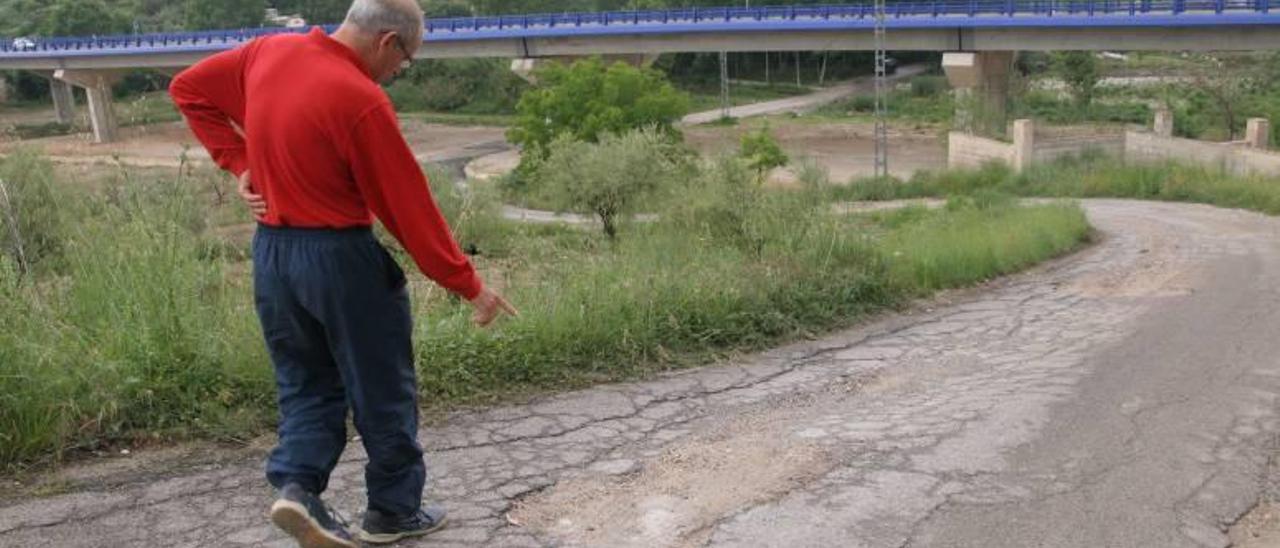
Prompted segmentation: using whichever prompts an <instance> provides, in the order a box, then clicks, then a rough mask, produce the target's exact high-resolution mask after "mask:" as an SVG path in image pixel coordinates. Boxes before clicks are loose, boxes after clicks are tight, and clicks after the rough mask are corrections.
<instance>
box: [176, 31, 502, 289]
mask: <svg viewBox="0 0 1280 548" xmlns="http://www.w3.org/2000/svg"><path fill="white" fill-rule="evenodd" d="M169 94H170V95H171V96H172V97H173V100H174V103H176V104H177V105H178V109H179V110H181V111H182V113H183V115H185V116H186V118H187V123H188V124H190V126H191V130H192V131H193V132H195V134H196V137H197V138H199V139H200V142H201V143H203V144H204V146H205V148H207V149H208V150H209V154H210V155H211V156H212V157H213V160H214V161H215V162H217V164H218V165H219V166H221V167H222V169H225V170H227V171H229V172H231V173H232V174H235V175H240V174H242V173H244V172H245V171H246V170H247V171H249V172H250V173H251V180H252V182H253V188H254V189H255V191H256V192H258V193H259V194H262V195H263V198H264V199H266V202H267V213H266V215H265V216H263V217H262V218H260V219H258V220H259V221H260V222H262V223H264V224H267V225H272V226H289V227H304V228H349V227H358V226H369V225H371V224H372V223H373V216H374V215H376V216H377V217H378V219H379V220H381V221H382V224H383V225H384V226H386V227H387V230H389V231H390V232H391V234H393V235H394V236H395V237H396V239H397V240H399V241H400V243H401V244H403V245H404V247H405V249H406V250H408V251H409V254H410V255H412V256H413V259H414V261H415V262H416V263H417V264H418V268H419V269H421V270H422V273H423V274H426V276H427V277H428V278H431V279H432V280H435V281H436V282H437V283H439V284H440V285H442V286H444V287H445V288H447V289H449V290H451V291H453V292H455V293H459V294H461V295H462V296H463V297H466V298H467V299H472V298H474V297H475V296H476V295H477V294H479V293H480V291H481V287H482V286H481V282H480V279H479V277H478V276H476V273H475V269H474V268H473V267H472V265H471V262H470V261H468V260H467V258H466V256H465V255H463V254H462V252H461V250H459V249H458V244H457V242H455V241H454V239H453V235H452V233H451V232H450V231H449V226H448V225H447V224H446V223H445V220H444V217H443V216H442V215H441V214H440V210H439V208H438V207H437V206H436V203H435V200H434V199H432V197H431V191H430V190H429V187H428V186H427V179H426V176H424V175H423V173H422V169H421V167H419V166H418V162H417V160H416V159H415V158H414V156H413V152H412V151H411V150H410V149H409V145H408V143H406V142H405V140H404V136H403V135H401V134H400V126H399V122H398V119H397V118H396V114H395V111H394V109H393V108H392V106H391V102H390V101H389V100H388V99H387V95H386V93H384V92H383V91H382V88H380V87H378V85H377V84H375V83H374V81H373V79H372V78H371V77H370V75H369V73H368V71H367V69H366V68H365V66H364V63H363V62H362V61H361V60H360V58H359V57H358V56H357V55H356V53H355V52H354V51H352V50H351V49H350V48H348V47H347V46H345V45H343V44H341V43H339V42H337V41H336V40H333V39H332V38H329V36H327V35H326V34H325V33H324V31H323V30H321V29H319V28H316V29H313V30H312V31H311V33H309V34H306V35H300V34H289V35H278V36H271V37H267V38H261V39H258V40H254V41H253V42H250V43H248V44H246V45H245V46H243V47H240V48H237V49H235V50H232V51H227V52H223V53H219V54H217V55H214V56H212V57H210V58H208V59H205V60H204V61H201V62H200V63H199V64H197V65H195V66H193V67H191V68H189V69H187V70H185V71H183V72H182V73H181V74H178V76H177V77H175V78H174V79H173V84H172V85H171V86H170V87H169ZM233 124H234V125H233ZM238 128H243V132H241V131H240V130H239V129H238Z"/></svg>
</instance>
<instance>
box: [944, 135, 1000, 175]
mask: <svg viewBox="0 0 1280 548" xmlns="http://www.w3.org/2000/svg"><path fill="white" fill-rule="evenodd" d="M947 141H948V143H947V166H948V167H953V168H955V167H962V168H964V167H969V168H972V167H978V166H981V165H982V164H985V163H987V162H990V161H992V160H995V161H999V162H1004V163H1006V164H1009V165H1013V160H1014V158H1013V156H1014V146H1013V145H1012V144H1010V143H1004V142H1001V141H997V140H995V139H987V138H985V137H978V136H976V135H970V134H968V133H962V132H959V131H953V132H951V134H950V135H949V136H948V137H947Z"/></svg>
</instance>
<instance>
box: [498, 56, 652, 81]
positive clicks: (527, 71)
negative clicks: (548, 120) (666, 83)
mask: <svg viewBox="0 0 1280 548" xmlns="http://www.w3.org/2000/svg"><path fill="white" fill-rule="evenodd" d="M599 57H600V58H601V59H602V60H604V63H605V65H612V64H614V63H626V64H628V65H631V66H633V67H641V68H648V67H650V66H653V62H654V61H657V60H658V56H657V55H654V54H644V53H637V54H610V55H601V56H599ZM583 58H585V57H583V56H563V57H523V58H519V59H513V60H512V61H511V72H514V73H516V76H519V77H520V78H521V79H523V80H524V81H526V82H529V83H530V84H534V85H537V83H538V77H537V76H536V75H534V72H535V71H537V70H538V67H539V66H541V65H543V64H545V63H547V62H548V61H556V62H559V63H563V64H566V65H568V64H571V63H573V62H574V61H577V60H578V59H583Z"/></svg>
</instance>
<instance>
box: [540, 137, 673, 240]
mask: <svg viewBox="0 0 1280 548" xmlns="http://www.w3.org/2000/svg"><path fill="white" fill-rule="evenodd" d="M548 149H549V151H550V154H549V155H548V157H547V159H546V161H544V162H541V163H540V164H539V166H538V168H537V169H536V170H535V172H534V178H535V180H536V182H537V185H538V188H539V189H541V191H542V192H543V193H544V194H545V195H546V196H547V198H549V199H550V200H551V201H552V203H554V204H556V207H557V208H558V209H559V210H561V211H576V212H579V213H585V214H589V215H594V216H595V217H596V218H597V219H599V220H600V224H601V225H602V226H603V228H604V233H605V234H606V235H607V236H609V238H616V237H617V235H618V223H619V219H620V218H621V217H623V216H626V215H630V214H631V213H634V212H635V209H636V206H637V204H639V203H640V201H641V200H642V199H643V198H645V197H650V196H654V195H655V194H656V193H657V192H659V191H661V190H662V189H664V188H669V187H670V186H671V185H672V184H673V183H674V182H675V181H676V179H677V178H679V177H680V176H681V174H682V173H685V169H686V168H687V167H688V165H687V163H686V162H683V161H682V158H683V156H682V155H681V154H680V152H679V145H677V144H675V143H673V142H672V141H671V140H670V139H669V138H667V136H666V135H664V134H663V133H662V132H661V131H659V130H657V129H656V128H644V129H639V130H635V131H629V132H625V133H622V134H613V133H609V134H605V135H603V136H601V138H600V142H599V143H587V142H584V141H580V140H577V139H574V138H573V137H572V136H570V135H568V134H564V135H561V136H560V137H558V138H557V139H556V140H555V141H554V142H552V143H551V145H550V147H548Z"/></svg>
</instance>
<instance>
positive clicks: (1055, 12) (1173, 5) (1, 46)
mask: <svg viewBox="0 0 1280 548" xmlns="http://www.w3.org/2000/svg"><path fill="white" fill-rule="evenodd" d="M1276 1H1280V0H1276ZM1271 2H1272V0H909V1H905V2H897V3H893V4H891V5H889V6H888V17H890V18H892V19H894V20H895V21H899V20H934V19H942V18H953V19H954V18H978V17H984V18H991V19H996V18H999V19H1002V20H1004V21H1006V22H1007V21H1010V20H1012V21H1015V22H1016V21H1018V20H1019V19H1031V18H1039V19H1040V20H1041V21H1042V22H1043V20H1044V18H1052V17H1059V16H1075V17H1082V16H1084V17H1107V18H1109V19H1114V18H1125V17H1128V18H1133V19H1134V20H1135V23H1139V22H1140V21H1141V19H1142V18H1149V17H1150V16H1156V15H1158V16H1165V17H1168V16H1179V15H1183V14H1190V13H1194V14H1206V15H1210V14H1218V15H1222V14H1255V15H1263V14H1269V13H1270V11H1271ZM874 17H875V13H874V11H873V8H872V5H871V4H847V5H825V6H768V7H756V8H736V7H719V8H684V9H670V10H642V11H612V12H593V13H562V14H532V15H503V16H494V17H455V18H448V19H430V20H428V21H427V22H426V34H425V36H426V38H427V39H428V40H432V39H441V40H446V39H463V38H465V37H466V36H467V35H468V34H476V33H486V34H492V33H493V32H494V31H498V32H503V31H507V32H510V31H520V30H529V31H533V30H538V31H542V32H543V33H544V34H545V33H546V31H548V30H555V29H566V28H572V29H583V28H592V27H596V28H600V27H610V28H611V29H610V30H623V29H618V28H616V27H624V28H625V27H631V28H636V29H637V30H638V29H639V28H641V27H644V28H646V29H650V30H652V29H654V28H659V29H660V28H661V27H662V26H681V27H687V26H689V25H694V26H697V25H701V24H708V23H717V24H719V25H718V26H717V30H720V31H732V30H733V28H739V27H740V28H741V29H743V30H748V29H752V28H756V27H758V26H759V25H761V24H774V25H778V24H784V25H785V24H786V22H788V21H795V22H803V21H817V22H821V21H831V20H845V21H848V20H870V19H872V18H874ZM726 25H727V26H726ZM1042 26H1043V25H1042ZM333 27H334V25H327V26H326V28H327V29H328V30H332V29H333ZM307 30H309V29H285V28H260V29H235V30H213V31H200V32H178V33H159V34H134V35H120V36H92V37H64V38H18V39H0V54H8V55H14V54H22V53H28V52H30V53H36V54H39V53H40V52H45V53H49V52H61V51H83V50H121V49H124V50H129V49H148V50H156V49H164V50H174V51H181V50H182V49H183V48H188V47H189V48H201V47H206V48H207V47H209V46H211V45H217V44H235V43H241V42H245V41H249V40H252V39H254V38H257V37H260V36H266V35H271V34H281V33H290V32H306V31H307Z"/></svg>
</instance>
